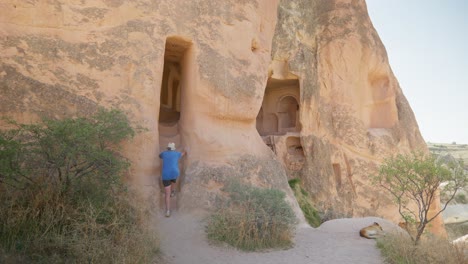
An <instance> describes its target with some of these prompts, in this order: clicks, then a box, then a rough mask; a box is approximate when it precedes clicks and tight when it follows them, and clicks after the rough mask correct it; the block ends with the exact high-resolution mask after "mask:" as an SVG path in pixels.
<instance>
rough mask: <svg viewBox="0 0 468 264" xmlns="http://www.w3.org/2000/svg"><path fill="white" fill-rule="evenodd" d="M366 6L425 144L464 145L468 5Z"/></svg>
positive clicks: (404, 0)
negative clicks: (453, 143) (455, 143)
mask: <svg viewBox="0 0 468 264" xmlns="http://www.w3.org/2000/svg"><path fill="white" fill-rule="evenodd" d="M366 2H367V8H368V11H369V15H370V17H371V20H372V23H373V24H374V27H375V28H376V30H377V32H378V33H379V36H380V38H381V40H382V42H383V44H384V45H385V48H386V49H387V54H388V57H389V60H390V66H391V67H392V70H393V73H394V74H395V76H396V78H397V79H398V81H399V83H400V87H401V89H402V90H403V93H404V94H405V96H406V98H407V99H408V101H409V103H410V105H411V108H412V109H413V112H414V114H415V116H416V120H417V121H418V124H419V129H420V130H421V134H422V136H423V137H424V139H425V140H426V141H429V142H433V143H452V142H453V141H455V142H457V144H458V143H460V144H461V143H464V144H468V0H366Z"/></svg>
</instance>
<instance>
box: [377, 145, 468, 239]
mask: <svg viewBox="0 0 468 264" xmlns="http://www.w3.org/2000/svg"><path fill="white" fill-rule="evenodd" d="M372 178H373V182H374V184H376V185H379V186H380V187H382V188H383V189H385V190H386V191H388V192H389V193H390V194H391V195H392V196H393V198H394V199H395V203H396V204H397V205H398V212H399V213H400V215H401V216H402V217H403V219H404V220H405V221H406V223H407V225H409V224H414V223H415V222H417V232H416V235H415V236H414V237H413V236H411V238H412V240H413V241H414V243H415V244H417V243H418V241H419V239H420V238H421V235H422V234H423V232H424V229H425V228H426V226H427V225H428V224H429V223H430V222H431V221H432V220H434V219H435V218H436V217H437V216H438V215H439V214H440V213H442V211H444V210H445V209H446V208H447V205H448V203H449V202H450V201H452V199H453V198H454V197H455V195H456V193H457V192H458V190H460V189H462V188H464V187H465V186H466V185H467V182H468V180H467V176H466V173H465V171H464V170H463V162H462V161H461V160H460V161H459V162H458V163H449V164H443V163H442V162H441V161H439V160H437V159H436V158H435V157H434V156H432V155H428V154H424V153H421V152H415V153H411V154H399V155H396V156H393V157H390V158H388V159H386V160H385V161H384V162H383V164H382V165H381V166H380V169H379V173H378V174H377V175H375V176H372ZM442 182H447V184H446V185H445V187H444V188H443V189H442V190H441V192H444V193H445V194H446V195H447V197H449V199H448V200H447V201H446V202H445V203H444V204H441V209H440V210H439V211H438V212H436V213H435V214H434V215H432V216H429V215H428V213H429V209H430V207H431V205H432V204H433V203H434V202H436V199H437V198H438V197H439V196H438V195H437V194H438V191H439V186H440V184H441V183H442ZM411 204H413V205H415V206H416V209H417V211H414V210H411V209H410V205H411Z"/></svg>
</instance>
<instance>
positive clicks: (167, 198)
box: [164, 185, 171, 211]
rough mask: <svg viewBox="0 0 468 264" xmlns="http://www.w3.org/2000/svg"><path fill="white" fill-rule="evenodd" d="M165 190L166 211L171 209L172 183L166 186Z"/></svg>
mask: <svg viewBox="0 0 468 264" xmlns="http://www.w3.org/2000/svg"><path fill="white" fill-rule="evenodd" d="M164 192H165V193H166V196H165V197H164V199H165V201H166V211H170V210H171V185H169V186H165V187H164Z"/></svg>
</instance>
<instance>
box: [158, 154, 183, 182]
mask: <svg viewBox="0 0 468 264" xmlns="http://www.w3.org/2000/svg"><path fill="white" fill-rule="evenodd" d="M181 157H182V153H180V152H178V151H171V150H166V151H163V152H161V154H159V158H161V159H162V160H163V168H162V179H163V180H174V179H177V177H179V173H180V172H179V159H180V158H181Z"/></svg>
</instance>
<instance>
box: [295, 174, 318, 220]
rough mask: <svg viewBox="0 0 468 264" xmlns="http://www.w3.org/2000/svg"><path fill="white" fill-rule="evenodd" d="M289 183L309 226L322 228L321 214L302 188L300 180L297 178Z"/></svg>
mask: <svg viewBox="0 0 468 264" xmlns="http://www.w3.org/2000/svg"><path fill="white" fill-rule="evenodd" d="M288 183H289V186H290V187H291V189H292V190H293V192H294V196H295V197H296V200H297V202H298V203H299V207H300V208H301V210H302V212H303V213H304V217H305V218H306V220H307V222H308V223H309V225H311V226H313V227H318V226H320V224H322V219H321V218H320V215H319V212H318V211H317V210H316V209H315V207H314V205H313V204H312V202H311V201H310V198H309V193H308V192H307V191H306V190H304V189H303V188H302V187H301V185H300V180H299V179H297V178H296V179H292V180H289V181H288Z"/></svg>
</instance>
